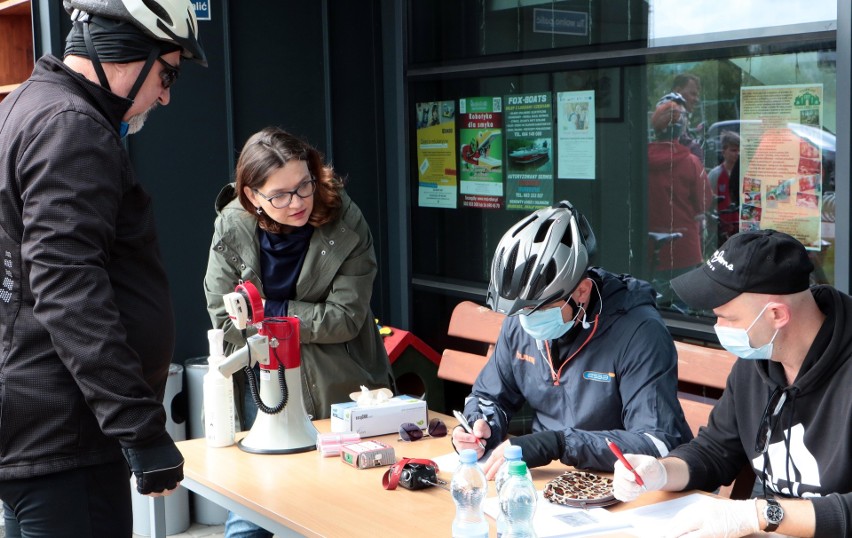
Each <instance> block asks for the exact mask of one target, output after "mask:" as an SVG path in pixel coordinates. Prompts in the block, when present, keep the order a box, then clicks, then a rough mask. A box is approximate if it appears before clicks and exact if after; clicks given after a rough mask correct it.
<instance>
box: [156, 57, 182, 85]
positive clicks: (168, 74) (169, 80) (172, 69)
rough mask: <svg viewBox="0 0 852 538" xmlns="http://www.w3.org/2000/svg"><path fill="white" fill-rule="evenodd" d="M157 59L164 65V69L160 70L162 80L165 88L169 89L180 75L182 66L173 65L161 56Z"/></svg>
mask: <svg viewBox="0 0 852 538" xmlns="http://www.w3.org/2000/svg"><path fill="white" fill-rule="evenodd" d="M157 61H158V62H160V65H162V66H163V70H162V71H160V82H161V83H162V84H163V89H164V90H168V89H169V88H171V87H172V84H174V83H175V82H176V81H177V79H178V77H179V76H180V67H178V66H176V65H172V64H170V63H169V62H167V61H165V60H164V59H162V58H159V57H158V58H157Z"/></svg>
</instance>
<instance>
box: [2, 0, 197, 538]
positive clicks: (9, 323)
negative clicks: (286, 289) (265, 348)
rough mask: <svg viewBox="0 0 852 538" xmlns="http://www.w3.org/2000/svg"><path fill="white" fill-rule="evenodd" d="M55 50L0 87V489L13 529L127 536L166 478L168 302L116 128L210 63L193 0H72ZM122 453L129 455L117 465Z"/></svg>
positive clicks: (140, 117)
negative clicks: (1, 94)
mask: <svg viewBox="0 0 852 538" xmlns="http://www.w3.org/2000/svg"><path fill="white" fill-rule="evenodd" d="M64 5H65V8H66V10H67V11H68V12H69V13H70V14H71V17H72V20H73V21H74V26H73V28H72V30H71V32H70V33H69V34H68V37H67V40H66V49H65V58H64V60H60V59H58V58H56V57H54V56H52V55H46V56H44V57H42V58H40V59H39V60H38V62H37V63H36V66H35V69H34V71H33V74H32V75H31V76H30V78H29V79H28V80H27V81H25V82H24V83H23V84H21V86H20V87H19V88H17V89H16V90H15V91H13V92H12V93H10V94H9V95H8V96H7V97H6V98H5V99H4V100H3V102H2V103H0V254H2V256H3V263H4V271H5V274H4V279H3V282H2V285H0V286H2V287H0V338H1V339H2V342H3V355H2V357H0V416H2V427H0V499H2V500H3V505H4V508H5V517H6V536H9V537H14V536H28V537H37V536H38V537H48V536H49V537H51V538H56V537H59V538H63V537H68V538H72V537H73V538H80V537H101V536H130V535H131V533H132V526H133V518H132V511H131V503H130V489H129V488H128V481H129V478H130V472H131V471H132V472H133V474H135V475H136V485H137V489H138V490H139V491H140V492H141V493H143V494H147V495H153V496H159V495H168V494H169V493H171V492H172V491H173V490H174V489H175V488H176V487H177V485H178V484H179V483H180V481H181V480H182V479H183V458H182V457H181V454H180V452H179V451H178V449H177V447H176V446H175V444H174V442H173V441H172V439H171V437H169V434H168V433H167V432H166V427H165V426H166V414H165V411H164V409H163V405H162V399H163V394H164V391H165V385H166V379H167V377H168V375H169V366H170V364H171V358H172V354H173V348H174V314H173V312H172V306H171V298H170V294H169V289H168V282H167V280H166V273H165V269H164V267H163V264H162V261H161V258H160V254H159V247H158V242H157V235H156V227H155V223H154V220H153V208H152V205H151V199H150V197H149V196H148V195H147V193H145V191H144V189H143V188H142V186H141V185H140V183H139V182H138V181H137V180H136V178H135V176H134V174H133V170H132V168H131V165H130V158H129V156H128V154H127V152H126V150H125V149H124V145H123V143H122V138H123V137H124V136H125V135H126V134H127V133H128V132H135V131H138V130H139V129H140V128H141V127H142V124H143V123H144V119H145V117H146V116H147V114H148V113H149V112H150V111H151V110H152V109H153V108H155V107H156V106H157V105H158V104H162V105H166V104H168V103H169V100H170V96H171V94H170V88H171V86H172V84H173V83H174V82H175V80H176V79H177V75H178V73H179V72H180V68H181V67H180V61H181V57H183V58H186V59H191V60H194V61H197V62H199V63H201V64H206V60H205V56H204V52H203V50H202V49H201V46H200V44H199V42H198V28H197V22H196V19H195V13H194V10H193V8H192V6H191V4H190V2H189V1H188V0H144V1H142V0H123V1H122V0H69V1H66V2H64ZM128 467H129V469H128Z"/></svg>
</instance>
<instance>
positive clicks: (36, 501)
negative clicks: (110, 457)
mask: <svg viewBox="0 0 852 538" xmlns="http://www.w3.org/2000/svg"><path fill="white" fill-rule="evenodd" d="M0 499H3V506H4V508H5V509H6V536H7V538H130V536H131V535H132V534H133V511H132V508H131V503H130V470H129V469H128V468H127V463H125V462H124V461H118V462H115V463H108V464H104V465H97V466H92V467H83V468H80V469H74V470H72V471H64V472H61V473H55V474H50V475H45V476H38V477H35V478H26V479H20V480H4V481H0Z"/></svg>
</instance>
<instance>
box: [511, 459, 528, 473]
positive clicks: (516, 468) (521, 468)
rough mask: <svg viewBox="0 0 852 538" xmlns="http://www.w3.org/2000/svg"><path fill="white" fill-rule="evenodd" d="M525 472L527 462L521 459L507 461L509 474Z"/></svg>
mask: <svg viewBox="0 0 852 538" xmlns="http://www.w3.org/2000/svg"><path fill="white" fill-rule="evenodd" d="M525 474H527V464H526V463H524V462H523V461H510V462H509V476H516V475H521V476H523V475H525Z"/></svg>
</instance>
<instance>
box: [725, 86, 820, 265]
mask: <svg viewBox="0 0 852 538" xmlns="http://www.w3.org/2000/svg"><path fill="white" fill-rule="evenodd" d="M822 94H823V92H822V84H795V85H785V86H751V87H743V88H742V90H741V94H740V98H741V110H742V116H741V117H742V121H741V123H740V137H741V142H740V159H741V164H742V166H741V169H742V181H741V183H740V189H741V190H740V199H741V200H742V204H741V205H740V231H745V230H756V229H763V230H766V229H773V230H778V231H782V232H785V233H788V234H790V235H792V236H793V237H795V238H796V239H798V240H799V241H801V242H802V244H804V245H805V247H807V248H808V249H811V250H819V248H820V239H821V237H820V233H821V226H820V212H821V209H822V173H823V171H822V151H823V147H824V143H825V141H824V131H823V130H822V127H821V125H822V124H821V117H822Z"/></svg>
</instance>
